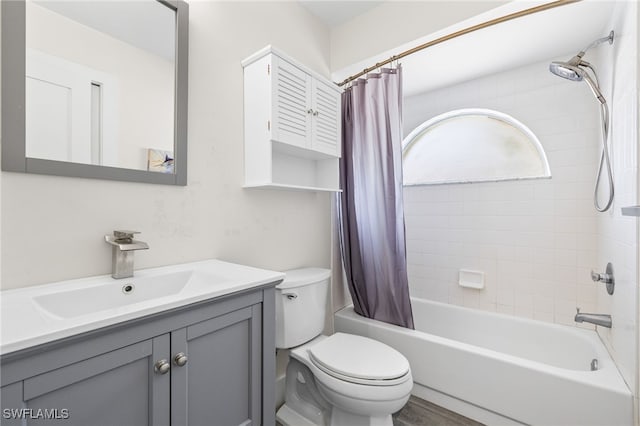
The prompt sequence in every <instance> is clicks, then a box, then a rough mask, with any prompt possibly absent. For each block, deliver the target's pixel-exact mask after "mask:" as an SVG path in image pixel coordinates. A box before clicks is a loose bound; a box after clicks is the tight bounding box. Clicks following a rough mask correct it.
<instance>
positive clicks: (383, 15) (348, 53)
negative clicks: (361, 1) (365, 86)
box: [331, 0, 508, 71]
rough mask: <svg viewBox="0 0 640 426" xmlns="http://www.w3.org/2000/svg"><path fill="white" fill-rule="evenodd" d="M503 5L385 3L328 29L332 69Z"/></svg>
mask: <svg viewBox="0 0 640 426" xmlns="http://www.w3.org/2000/svg"><path fill="white" fill-rule="evenodd" d="M505 3H508V1H505V0H495V1H485V0H475V1H468V0H467V1H464V0H463V1H442V0H429V1H402V0H401V1H388V2H384V3H382V4H381V5H379V6H377V7H375V8H374V9H371V10H370V11H368V12H366V13H364V14H362V15H359V16H356V17H355V18H353V19H351V20H349V21H347V22H345V23H343V24H341V25H338V26H336V27H335V28H333V29H332V30H331V70H332V71H338V70H340V69H342V68H344V67H346V66H349V65H352V64H354V63H355V62H358V61H361V60H364V59H367V58H369V57H371V56H374V55H376V54H379V53H381V52H385V51H387V50H389V49H394V48H396V47H397V46H400V45H402V44H404V43H407V42H410V41H413V40H415V39H418V38H420V37H424V36H426V35H428V34H431V33H433V32H435V31H437V30H440V29H443V28H446V27H448V26H449V25H452V24H455V23H457V22H460V21H463V20H465V19H467V18H470V17H472V16H475V15H478V14H480V13H482V12H486V11H487V10H489V9H493V8H495V7H498V6H500V5H503V4H505ZM371 65H373V64H371Z"/></svg>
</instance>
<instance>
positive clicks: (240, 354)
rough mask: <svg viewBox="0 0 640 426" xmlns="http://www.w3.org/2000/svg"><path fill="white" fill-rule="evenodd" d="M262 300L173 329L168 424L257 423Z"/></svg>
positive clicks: (226, 425)
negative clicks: (169, 421) (179, 359)
mask: <svg viewBox="0 0 640 426" xmlns="http://www.w3.org/2000/svg"><path fill="white" fill-rule="evenodd" d="M261 306H262V305H260V304H258V305H252V306H248V307H246V308H242V309H239V310H236V311H233V312H230V313H228V314H225V315H221V316H218V317H216V318H213V319H210V320H207V321H202V322H199V323H196V324H193V325H190V326H188V327H186V328H183V329H180V330H177V331H174V332H172V333H171V353H172V355H171V361H172V369H171V395H172V400H171V404H172V405H171V424H172V425H193V426H200V425H216V426H231V425H260V424H261V422H262V419H261V410H262V406H261V404H262V402H261V400H262V323H261V322H262V321H261V318H262V308H261ZM181 354H183V355H181ZM180 356H186V363H184V365H182V366H179V365H178V364H180V363H183V362H184V361H185V358H182V360H181V361H182V362H180V361H178V358H179V357H180Z"/></svg>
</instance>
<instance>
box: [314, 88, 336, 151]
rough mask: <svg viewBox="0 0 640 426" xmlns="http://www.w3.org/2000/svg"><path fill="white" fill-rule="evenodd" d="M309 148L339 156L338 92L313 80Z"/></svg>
mask: <svg viewBox="0 0 640 426" xmlns="http://www.w3.org/2000/svg"><path fill="white" fill-rule="evenodd" d="M312 93H313V97H312V102H311V104H312V105H313V113H312V116H313V120H312V135H313V137H312V139H311V140H312V142H311V149H313V150H314V151H319V152H322V153H324V154H328V155H332V156H338V157H339V156H340V119H341V117H340V93H339V92H336V90H334V89H332V88H331V87H329V86H328V85H326V84H325V83H322V82H321V81H318V80H313V86H312Z"/></svg>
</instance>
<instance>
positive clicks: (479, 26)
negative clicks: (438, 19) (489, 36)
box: [337, 0, 581, 86]
mask: <svg viewBox="0 0 640 426" xmlns="http://www.w3.org/2000/svg"><path fill="white" fill-rule="evenodd" d="M579 1H581V0H557V1H553V2H551V3H545V4H541V5H539V6H535V7H531V8H529V9H524V10H521V11H519V12H514V13H510V14H508V15H504V16H501V17H499V18H495V19H491V20H489V21H486V22H482V23H480V24H477V25H473V26H471V27H467V28H464V29H462V30H459V31H455V32H453V33H451V34H447V35H445V36H442V37H439V38H437V39H435V40H431V41H428V42H426V43H424V44H421V45H419V46H416V47H414V48H412V49H409V50H405V51H404V52H402V53H399V54H397V55H394V56H392V57H390V58H389V59H387V60H385V61H382V62H378V63H377V64H375V65H373V66H371V67H369V68H366V69H364V70H362V71H360V72H359V73H357V74H354V75H352V76H351V77H347V78H346V79H344V80H343V81H342V82H341V83H337V84H338V86H344V85H345V84H347V83H349V82H351V81H353V80H355V79H357V78H359V77H362V76H363V75H365V74H367V73H369V72H371V71H374V70H376V69H378V68H380V67H382V66H384V65H387V64H390V63H391V62H393V61H397V60H398V59H402V58H404V57H405V56H409V55H412V54H414V53H416V52H419V51H421V50H424V49H426V48H428V47H431V46H435V45H436V44H440V43H442V42H445V41H447V40H451V39H453V38H456V37H460V36H461V35H465V34H469V33H472V32H474V31H478V30H481V29H483V28H487V27H491V26H493V25H496V24H500V23H502V22H507V21H511V20H513V19H516V18H521V17H523V16H527V15H532V14H534V13H538V12H542V11H544V10H549V9H553V8H556V7H559V6H564V5H567V4H571V3H577V2H579Z"/></svg>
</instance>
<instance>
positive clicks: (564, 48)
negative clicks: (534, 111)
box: [332, 0, 620, 96]
mask: <svg viewBox="0 0 640 426" xmlns="http://www.w3.org/2000/svg"><path fill="white" fill-rule="evenodd" d="M542 3H546V1H536V2H531V1H527V2H519V1H516V2H510V3H507V4H505V5H503V6H500V7H498V8H495V9H492V10H490V11H488V12H485V13H483V14H481V15H478V16H475V17H473V18H471V19H468V20H465V21H463V22H460V23H458V24H455V25H452V26H450V27H448V28H445V29H443V30H441V31H438V32H436V33H433V34H430V35H428V36H425V37H423V38H421V39H419V40H415V41H413V42H410V43H407V44H405V45H402V46H399V47H398V48H396V49H393V50H389V51H386V52H382V53H381V54H379V55H376V56H375V57H373V58H369V59H367V60H365V61H361V62H358V63H356V64H353V65H351V66H349V67H346V68H344V69H342V70H338V71H336V72H334V73H333V75H332V78H333V81H336V82H338V81H342V80H344V79H345V78H347V77H348V76H350V75H353V74H356V73H357V72H359V71H361V70H363V69H365V68H367V67H370V66H371V65H373V64H375V63H377V62H380V61H382V60H385V59H387V58H389V57H391V56H393V55H396V54H398V53H400V52H403V51H405V50H407V49H409V48H412V47H415V46H418V45H420V44H422V43H425V42H427V41H432V40H435V39H437V38H439V37H442V36H444V35H447V34H450V33H452V32H454V31H458V30H460V29H463V28H467V27H470V26H472V25H475V24H478V23H481V22H485V21H487V20H490V19H493V18H496V17H500V16H505V15H507V14H510V13H513V12H515V11H518V10H522V9H526V8H530V7H533V6H535V5H537V4H542ZM619 3H620V2H611V1H600V0H583V1H580V2H578V3H573V4H568V5H564V6H561V7H557V8H554V9H551V10H547V11H543V12H539V13H536V14H533V15H528V16H525V17H522V18H517V19H515V20H512V21H508V22H504V23H501V24H498V25H495V26H492V27H488V28H485V29H482V30H478V31H475V32H473V33H470V34H466V35H463V36H460V37H457V38H454V39H451V40H448V41H446V42H443V43H441V44H438V45H435V46H432V47H430V48H427V49H425V50H422V51H420V52H418V53H415V54H412V55H410V56H407V57H405V58H403V59H402V60H401V62H402V65H403V89H404V93H405V95H406V96H410V95H413V94H417V93H421V92H427V91H430V90H434V89H436V88H439V87H445V86H448V85H452V84H457V83H460V82H463V81H468V80H471V79H474V78H478V77H481V76H485V75H489V74H493V73H496V72H501V71H504V70H509V69H513V68H517V67H520V66H524V65H527V64H531V63H535V62H539V61H544V60H549V59H551V58H556V57H561V56H566V55H569V56H572V55H574V54H576V53H577V52H578V51H579V50H581V49H582V48H584V47H586V46H587V45H589V44H590V43H591V42H592V41H593V40H595V39H598V38H600V37H605V36H606V35H608V33H609V31H610V30H611V29H613V30H615V28H609V25H610V23H609V22H610V21H611V17H612V14H613V9H614V8H615V7H616V4H619ZM578 17H579V19H578Z"/></svg>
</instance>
